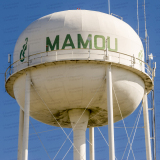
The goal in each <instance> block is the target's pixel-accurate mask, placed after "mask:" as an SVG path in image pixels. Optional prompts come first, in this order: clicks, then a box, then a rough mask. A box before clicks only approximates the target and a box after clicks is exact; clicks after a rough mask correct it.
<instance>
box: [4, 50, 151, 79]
mask: <svg viewBox="0 0 160 160" xmlns="http://www.w3.org/2000/svg"><path fill="white" fill-rule="evenodd" d="M74 50H75V49H72V50H71V49H68V52H67V53H66V50H65V53H64V54H62V53H61V52H62V50H56V51H55V50H54V51H48V52H40V53H35V54H32V55H29V56H26V57H24V58H22V59H19V60H17V61H15V62H14V63H13V64H11V65H10V66H9V67H8V68H7V70H6V72H5V82H6V81H7V79H8V78H9V77H10V76H11V75H12V74H13V73H15V72H18V71H20V70H22V69H25V68H28V67H29V66H34V65H38V64H41V63H46V62H56V61H64V60H82V59H83V60H99V61H107V60H106V50H98V54H95V53H94V56H96V55H98V56H100V58H99V59H97V58H96V59H94V58H92V51H96V49H90V54H89V53H88V51H86V53H84V52H83V53H82V54H83V55H85V56H84V57H85V58H82V57H81V58H77V57H76V58H75V57H74V55H77V52H75V53H74ZM86 50H87V49H86ZM99 51H101V54H100V53H99ZM51 53H54V55H53V54H51ZM67 55H68V57H67V58H59V57H58V56H62V57H63V56H67ZM108 56H109V57H111V59H110V60H109V61H110V62H115V63H119V64H123V65H126V66H129V67H132V68H136V69H138V70H141V71H142V72H145V73H147V74H148V75H149V76H150V77H151V78H152V69H151V68H150V66H149V65H148V64H147V63H145V62H144V61H142V60H141V59H138V58H136V57H134V55H133V56H131V55H128V54H125V53H120V52H112V51H109V52H108ZM72 57H73V58H72ZM46 58H50V59H51V61H50V60H49V59H46ZM113 58H114V59H113ZM24 59H26V61H24V62H21V61H22V60H24ZM38 59H40V61H38V62H36V63H34V64H33V63H32V61H35V60H38ZM124 61H126V62H127V63H124ZM136 65H137V66H138V68H137V67H136Z"/></svg>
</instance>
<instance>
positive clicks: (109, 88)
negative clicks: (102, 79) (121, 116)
mask: <svg viewBox="0 0 160 160" xmlns="http://www.w3.org/2000/svg"><path fill="white" fill-rule="evenodd" d="M106 80H107V108H108V135H109V160H115V147H114V120H113V95H112V72H111V64H109V65H108V66H107V73H106Z"/></svg>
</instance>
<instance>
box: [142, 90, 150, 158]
mask: <svg viewBox="0 0 160 160" xmlns="http://www.w3.org/2000/svg"><path fill="white" fill-rule="evenodd" d="M143 118H144V131H145V142H146V157H147V160H152V155H151V140H150V128H149V116H148V100H147V92H145V94H144V97H143Z"/></svg>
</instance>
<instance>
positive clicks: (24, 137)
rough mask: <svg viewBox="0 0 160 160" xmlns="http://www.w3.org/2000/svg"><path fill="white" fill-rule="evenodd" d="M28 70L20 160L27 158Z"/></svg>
mask: <svg viewBox="0 0 160 160" xmlns="http://www.w3.org/2000/svg"><path fill="white" fill-rule="evenodd" d="M30 82H31V78H30V72H29V71H28V72H27V73H26V86H25V87H26V88H25V106H24V129H23V151H22V160H28V137H29V110H30Z"/></svg>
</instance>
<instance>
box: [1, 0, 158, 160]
mask: <svg viewBox="0 0 160 160" xmlns="http://www.w3.org/2000/svg"><path fill="white" fill-rule="evenodd" d="M143 3H144V1H142V0H139V24H140V28H139V31H140V37H142V38H143V39H144V38H145V32H144V29H145V27H144V10H143ZM110 4H111V6H110V8H111V13H114V14H116V15H119V16H121V17H123V20H124V21H125V22H126V23H128V24H129V25H130V26H131V27H132V28H133V29H134V30H135V31H137V0H132V1H127V0H121V1H119V0H111V2H110ZM77 8H81V9H86V10H95V11H100V12H104V13H108V1H107V0H99V1H95V0H92V1H91V0H81V1H80V0H76V1H73V0H66V1H64V0H59V1H55V0H52V1H51V0H46V1H42V0H34V1H33V0H32V1H31V0H28V1H24V0H21V1H20V0H14V1H13V0H7V1H4V0H1V5H0V35H1V41H0V48H1V59H0V62H1V63H0V73H4V72H5V70H6V69H7V67H8V66H9V64H8V62H7V57H8V54H9V53H10V54H11V55H13V51H14V46H15V43H16V41H17V39H18V37H19V35H20V34H21V32H22V31H23V30H24V29H25V28H26V27H27V26H28V25H29V24H31V23H32V22H33V21H35V20H36V19H38V18H40V17H42V16H45V15H48V14H51V13H54V12H58V11H63V10H74V9H77ZM146 24H147V31H148V35H149V42H150V43H149V50H150V53H153V55H154V61H156V62H157V69H156V77H155V108H156V135H157V137H156V143H157V160H158V159H160V136H159V135H160V127H159V125H160V109H159V105H160V100H159V95H160V85H159V83H158V82H159V80H160V72H159V66H160V65H159V60H160V56H159V46H160V39H159V37H160V1H152V2H151V1H149V0H146ZM0 82H1V83H0V106H1V107H0V155H1V156H0V157H1V158H0V159H2V160H16V159H17V148H18V127H19V106H18V104H17V102H16V100H14V99H13V98H11V97H10V96H9V95H8V93H7V92H6V91H5V88H4V74H0ZM150 99H151V98H150V95H149V100H148V103H149V107H150V104H151V101H150ZM140 106H141V105H140ZM140 106H139V107H138V108H137V110H136V111H135V112H134V113H132V114H131V115H130V116H129V117H127V118H126V119H125V124H126V126H127V127H132V126H133V125H134V122H135V120H136V117H137V114H138V112H139V109H140ZM149 115H150V117H151V111H149ZM150 121H151V119H150ZM30 122H31V123H32V124H33V126H34V128H35V130H36V131H37V132H43V133H39V137H40V139H41V141H42V142H43V145H44V146H45V148H46V150H47V152H48V154H49V157H50V158H51V159H53V158H54V157H55V155H56V153H57V151H58V150H59V148H60V147H61V145H62V144H63V142H64V141H65V139H66V136H65V135H64V133H63V132H62V130H61V129H60V128H58V127H53V126H49V125H45V124H42V123H40V122H38V121H36V120H34V119H32V118H30ZM31 123H30V136H29V160H47V159H49V157H48V155H47V153H46V152H45V150H44V148H43V146H42V144H41V142H40V140H39V139H38V137H37V135H36V134H35V131H34V129H33V127H32V125H31ZM119 126H120V127H121V126H122V127H123V123H122V121H120V122H118V123H115V127H119ZM138 127H143V115H142V114H141V117H140V121H139V124H138ZM99 129H100V130H101V132H102V133H103V135H104V137H105V138H106V140H107V141H108V128H107V126H104V127H100V128H99ZM44 131H46V132H44ZM65 131H66V133H69V132H70V131H71V129H65ZM127 131H128V133H129V134H130V133H131V131H132V128H127ZM70 137H71V139H72V135H71V136H70ZM86 137H87V139H89V136H88V130H87V132H86ZM86 144H87V159H89V143H88V142H86ZM126 144H127V136H126V133H125V130H124V128H115V150H116V157H117V159H121V158H122V155H123V153H124V150H125V146H126ZM70 146H71V143H70V142H69V141H68V140H67V142H66V143H65V145H64V146H63V148H62V150H61V151H60V152H59V154H58V155H57V157H56V160H62V159H63V157H64V156H65V154H66V152H67V151H68V148H69V147H70ZM128 151H129V147H128V148H127V150H126V153H125V156H124V159H126V158H127V155H128ZM133 151H134V155H135V158H136V159H137V160H146V153H145V140H144V130H143V128H138V129H137V131H136V135H135V139H134V142H133ZM108 157H109V155H108V146H107V144H106V143H105V141H104V139H103V137H102V136H101V134H100V132H99V130H98V128H95V159H96V160H107V159H108ZM65 159H66V160H70V159H73V148H72V149H71V150H70V151H69V153H68V154H67V155H66V158H65ZM132 159H133V155H132V153H130V156H129V160H132Z"/></svg>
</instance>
